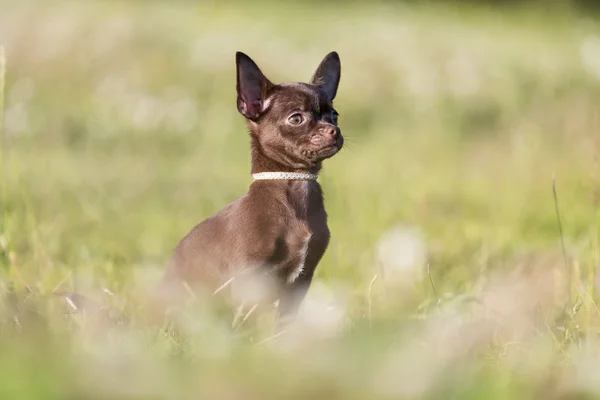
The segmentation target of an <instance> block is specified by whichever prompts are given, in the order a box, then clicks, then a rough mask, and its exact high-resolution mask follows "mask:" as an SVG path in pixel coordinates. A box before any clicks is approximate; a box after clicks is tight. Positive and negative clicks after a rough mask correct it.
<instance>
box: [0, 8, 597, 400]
mask: <svg viewBox="0 0 600 400" xmlns="http://www.w3.org/2000/svg"><path fill="white" fill-rule="evenodd" d="M0 46H4V47H3V48H4V54H5V57H3V59H4V60H5V62H1V63H0V64H2V66H0V70H1V71H0V94H1V96H0V98H1V99H2V100H1V102H2V107H0V109H2V111H3V113H2V114H0V115H3V117H0V121H2V127H3V129H2V131H1V132H2V135H1V139H2V141H1V142H0V291H1V293H2V298H1V300H0V398H1V399H17V400H18V399H33V398H41V399H108V398H120V399H192V398H193V399H197V398H225V399H233V398H249V399H263V398H284V397H285V398H298V399H300V398H324V399H330V398H344V399H365V398H373V399H380V398H381V399H385V398H405V399H438V398H439V399H447V398H457V399H470V398H472V399H481V398H486V399H509V398H510V399H512V398H538V399H557V398H596V397H600V309H599V308H598V306H597V300H598V298H599V291H598V288H597V285H598V284H599V283H600V280H599V279H600V276H599V277H597V276H596V271H597V269H598V268H599V267H600V260H599V255H598V252H599V245H600V238H599V235H600V26H599V25H598V22H597V19H595V18H594V17H593V16H592V15H589V14H584V13H577V12H574V11H572V10H569V9H566V8H565V9H560V10H548V9H545V8H543V7H542V6H540V7H539V8H537V9H536V8H528V9H525V8H522V7H520V8H516V6H513V7H512V8H506V7H505V8H502V9H500V8H490V7H476V6H472V5H467V4H466V3H464V4H462V5H460V6H459V5H444V3H441V2H433V3H426V4H420V3H415V2H408V3H404V2H393V1H391V2H381V3H374V2H363V3H354V2H352V3H350V2H349V3H343V2H334V3H331V4H330V3H328V2H319V3H317V2H306V3H303V2H296V3H289V4H284V3H277V2H265V1H260V2H247V3H243V2H223V3H221V2H185V1H174V2H166V1H165V2H158V1H152V2H150V1H146V2H143V1H130V2H123V1H122V2H117V1H87V2H47V1H21V2H17V1H1V2H0ZM236 50H242V51H244V52H245V53H247V54H249V55H250V56H251V57H252V58H253V59H254V60H255V61H256V62H257V63H258V64H259V66H260V67H261V68H262V70H263V72H265V74H266V75H267V76H268V77H269V78H270V79H271V80H273V81H276V82H280V81H289V80H307V79H308V78H309V77H310V76H311V75H312V72H313V71H314V69H315V68H316V66H317V64H318V63H319V61H320V60H321V59H322V58H323V56H324V55H325V54H326V53H327V52H329V51H331V50H336V51H338V52H339V54H340V57H341V60H342V80H341V85H340V89H339V91H338V96H337V99H336V108H337V109H338V111H339V113H340V126H341V127H342V131H343V133H344V135H345V137H346V139H347V145H346V147H345V148H344V149H343V151H342V152H340V153H339V154H338V155H337V156H335V157H334V158H332V159H331V160H328V161H327V162H326V163H325V168H324V171H323V173H322V175H321V177H320V181H321V184H322V186H323V189H324V191H325V196H326V207H327V210H328V214H329V219H330V229H331V231H332V241H331V244H330V247H329V249H328V251H327V253H326V255H325V257H324V259H323V260H322V262H321V263H320V265H319V267H318V269H317V274H316V278H315V280H314V285H313V287H312V288H311V290H310V292H309V295H308V298H307V300H306V302H305V304H304V306H303V309H302V311H301V313H300V315H299V316H298V321H297V322H296V325H295V327H294V329H293V330H291V331H290V332H288V334H286V335H282V336H278V337H273V336H272V335H271V334H272V317H273V315H272V314H273V313H272V312H271V310H265V311H264V312H262V313H260V314H256V315H253V316H252V317H251V318H248V319H247V320H243V319H242V320H241V322H240V320H237V322H236V323H235V324H234V326H232V319H231V318H230V317H229V316H228V314H226V313H222V312H216V311H214V310H212V309H210V307H208V306H207V305H206V304H204V303H203V302H200V301H198V302H196V303H195V304H192V306H191V307H190V311H189V312H188V313H187V314H184V315H181V316H179V320H178V322H179V323H178V326H179V328H178V329H174V328H173V327H172V326H171V325H169V324H162V325H161V324H160V323H158V324H157V323H156V321H153V322H152V321H149V320H148V319H147V318H146V313H145V311H144V310H146V307H145V303H146V296H147V294H148V292H149V291H150V290H151V289H152V288H153V285H155V284H156V282H157V280H158V278H159V277H160V275H161V273H162V271H163V270H164V267H165V265H166V263H167V261H168V259H169V257H170V255H171V253H172V251H173V249H174V248H175V246H176V244H177V242H178V241H179V239H180V238H181V237H183V236H184V235H185V234H186V233H187V232H188V231H189V229H190V228H192V226H193V225H194V224H196V223H197V222H199V221H201V220H202V219H204V218H206V217H208V216H209V215H211V214H213V213H214V212H216V211H217V210H219V209H220V208H222V207H223V206H224V205H226V204H227V203H228V202H230V201H232V200H234V199H236V198H237V197H239V196H241V195H242V194H244V193H245V191H246V189H247V186H248V185H249V184H250V182H251V176H250V168H249V164H250V156H249V137H248V134H247V132H246V128H245V126H244V121H243V118H242V117H241V116H240V115H239V114H238V113H237V110H236V106H235V75H234V72H235V65H234V53H235V51H236ZM3 78H4V79H3ZM71 292H76V293H79V294H83V295H85V296H86V298H85V300H83V299H81V298H79V297H77V296H75V295H72V294H71V295H69V293H71Z"/></svg>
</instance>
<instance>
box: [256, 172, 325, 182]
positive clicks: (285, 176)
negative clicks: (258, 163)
mask: <svg viewBox="0 0 600 400" xmlns="http://www.w3.org/2000/svg"><path fill="white" fill-rule="evenodd" d="M252 177H253V178H254V180H255V181H261V180H289V181H316V180H317V178H318V177H319V175H317V174H313V173H310V172H259V173H256V174H252Z"/></svg>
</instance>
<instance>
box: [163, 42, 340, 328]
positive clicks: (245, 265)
mask: <svg viewBox="0 0 600 400" xmlns="http://www.w3.org/2000/svg"><path fill="white" fill-rule="evenodd" d="M236 66H237V92H238V110H239V111H240V113H241V114H242V115H243V116H244V117H245V118H246V120H247V123H248V127H249V131H250V136H251V151H252V173H259V172H310V173H318V172H319V171H320V170H321V163H322V161H323V160H324V159H326V158H329V157H331V156H333V155H334V154H336V153H337V152H338V151H339V150H340V149H341V148H342V146H343V137H342V135H341V131H340V129H339V128H338V126H337V112H336V111H335V110H334V108H333V104H332V101H333V99H334V97H335V95H336V92H337V86H338V83H339V78H340V70H341V68H340V61H339V57H338V55H337V53H335V52H332V53H330V54H328V55H327V56H326V57H325V59H324V60H323V61H322V62H321V64H320V65H319V67H318V69H317V71H316V72H315V75H314V76H313V78H312V80H311V83H310V84H307V83H285V84H279V85H276V84H273V83H271V82H270V81H269V80H268V79H267V78H266V77H265V76H264V75H263V74H262V72H261V71H260V69H259V68H258V66H256V64H255V63H254V62H253V61H252V60H251V59H250V58H249V57H248V56H246V55H245V54H243V53H240V52H238V53H237V54H236ZM299 121H301V122H300V123H297V122H299ZM329 239H330V232H329V228H328V226H327V213H326V212H325V208H324V204H323V193H322V190H321V186H320V185H319V183H318V182H317V181H309V180H257V181H254V182H253V183H252V184H251V185H250V188H249V190H248V193H247V194H245V195H244V196H242V197H241V198H239V199H238V200H236V201H234V202H233V203H231V204H229V205H228V206H227V207H225V208H224V209H223V210H221V211H220V212H218V213H217V214H216V215H214V216H212V217H210V218H208V219H206V220H204V221H203V222H201V223H200V224H198V225H197V226H195V227H194V228H193V229H192V230H191V232H189V234H188V235H187V236H185V237H184V238H183V239H182V240H181V242H180V243H179V245H178V246H177V248H176V250H175V253H174V255H173V257H172V259H171V262H170V264H169V266H168V268H167V271H166V273H165V275H164V277H163V281H162V288H163V289H165V288H168V289H171V291H172V290H175V292H176V294H181V293H183V289H182V288H181V285H180V283H182V282H186V283H187V284H189V285H190V286H191V287H204V288H206V289H208V290H209V291H214V290H216V289H218V288H219V287H222V286H223V285H224V284H225V285H226V284H227V282H231V279H232V278H234V279H237V278H238V277H239V276H240V273H242V272H244V271H254V272H257V273H261V274H266V275H268V276H269V277H270V278H271V279H272V280H273V281H274V282H275V284H276V291H275V292H274V293H273V294H272V296H269V297H268V298H267V299H266V300H267V301H273V300H276V299H279V306H278V314H279V316H280V317H290V318H291V317H293V316H294V315H295V313H296V311H297V309H298V307H299V306H300V304H301V302H302V301H303V299H304V296H305V294H306V292H307V290H308V288H309V286H310V283H311V281H312V278H313V275H314V272H315V268H316V267H317V264H318V263H319V261H320V260H321V257H322V256H323V254H324V253H325V250H326V249H327V246H328V244H329Z"/></svg>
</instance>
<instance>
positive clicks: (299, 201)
mask: <svg viewBox="0 0 600 400" xmlns="http://www.w3.org/2000/svg"><path fill="white" fill-rule="evenodd" d="M293 190H295V192H293V193H292V194H293V198H294V201H292V209H293V216H292V217H291V218H290V219H291V223H290V224H289V230H288V231H287V232H286V236H287V240H286V242H287V244H288V249H287V250H288V251H287V254H288V257H287V258H288V259H287V260H286V262H285V263H284V264H285V265H284V275H285V280H286V282H287V283H292V282H294V281H296V280H297V279H298V277H299V276H300V275H301V274H303V273H311V272H312V271H313V270H314V269H315V267H316V266H317V263H318V262H319V260H320V259H321V257H322V256H323V254H324V253H325V250H326V249H327V245H328V243H329V229H328V227H327V214H326V212H325V209H324V207H323V197H322V194H321V191H320V187H319V186H318V185H317V184H316V183H313V182H302V183H300V185H298V187H295V188H293Z"/></svg>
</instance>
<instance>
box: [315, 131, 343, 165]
mask: <svg viewBox="0 0 600 400" xmlns="http://www.w3.org/2000/svg"><path fill="white" fill-rule="evenodd" d="M343 146H344V139H342V137H341V136H340V137H338V138H337V140H336V141H335V143H333V144H331V145H329V146H327V147H323V148H322V149H321V150H319V151H317V156H318V158H319V159H321V160H324V159H326V158H329V157H332V156H334V155H335V154H337V153H338V152H339V151H340V150H341V149H342V147H343Z"/></svg>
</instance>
